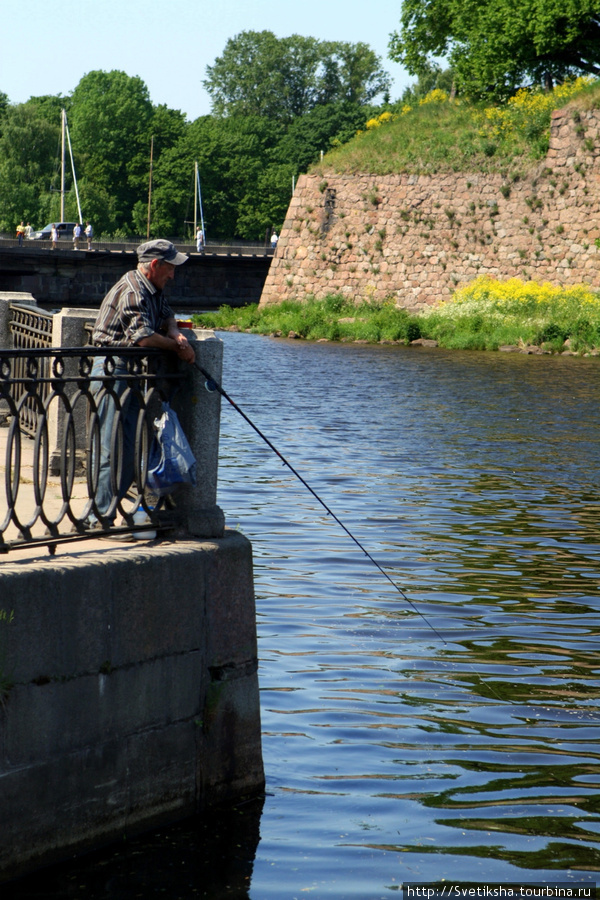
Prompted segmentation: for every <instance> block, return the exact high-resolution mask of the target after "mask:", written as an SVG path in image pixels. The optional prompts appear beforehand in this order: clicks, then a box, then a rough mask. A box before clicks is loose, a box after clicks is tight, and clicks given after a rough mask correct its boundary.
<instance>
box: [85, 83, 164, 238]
mask: <svg viewBox="0 0 600 900" xmlns="http://www.w3.org/2000/svg"><path fill="white" fill-rule="evenodd" d="M69 119H70V130H71V137H72V140H73V143H74V144H75V145H76V146H77V148H78V159H79V166H78V175H79V174H81V190H80V194H81V199H82V207H83V208H84V209H85V215H86V217H87V218H90V219H93V221H94V223H95V228H96V230H97V231H104V230H106V231H108V230H113V229H115V228H125V229H127V230H130V231H131V230H132V229H133V222H132V213H133V209H134V206H135V203H136V201H137V200H138V199H139V197H140V194H142V196H143V194H144V193H146V194H147V191H148V173H149V159H150V137H151V125H152V120H153V108H152V103H151V102H150V97H149V94H148V88H147V87H146V85H145V84H144V82H143V81H142V80H141V78H132V77H130V76H129V75H127V74H126V73H125V72H119V71H113V72H101V71H93V72H88V74H87V75H84V77H83V78H82V79H81V81H80V82H79V84H78V85H77V87H76V88H75V90H74V91H73V96H72V100H71V114H70V116H69Z"/></svg>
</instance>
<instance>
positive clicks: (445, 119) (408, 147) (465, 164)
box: [313, 78, 600, 209]
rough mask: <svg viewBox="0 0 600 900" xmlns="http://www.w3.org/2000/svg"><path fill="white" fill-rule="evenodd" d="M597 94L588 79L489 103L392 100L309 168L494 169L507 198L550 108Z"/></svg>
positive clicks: (590, 101)
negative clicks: (381, 122) (391, 106)
mask: <svg viewBox="0 0 600 900" xmlns="http://www.w3.org/2000/svg"><path fill="white" fill-rule="evenodd" d="M599 99H600V82H598V81H593V82H591V80H590V79H586V78H581V79H577V80H576V81H569V82H565V83H564V84H563V85H560V86H559V87H557V88H555V89H554V90H553V91H550V92H547V93H546V92H542V91H540V90H538V89H534V90H529V91H527V90H524V89H521V90H519V91H517V93H516V94H515V95H514V97H511V98H509V100H508V101H507V102H506V103H502V104H497V105H493V106H492V105H483V104H481V103H471V102H469V101H465V100H458V101H453V100H451V99H450V98H449V96H448V94H446V93H445V92H443V91H441V90H438V89H436V90H434V91H432V92H431V93H430V94H428V95H426V96H425V97H423V98H421V99H420V100H419V101H418V104H417V105H416V106H414V107H411V106H410V105H407V104H405V105H404V106H402V107H400V106H397V107H396V109H397V110H398V112H397V113H396V115H392V116H391V117H389V119H388V121H387V124H385V126H383V127H378V128H371V127H370V125H371V122H367V126H368V127H367V130H366V131H362V132H359V133H358V134H357V135H356V137H355V138H353V139H352V140H351V141H349V142H348V143H347V144H345V145H344V146H342V147H337V148H334V149H333V150H332V151H331V152H330V153H329V154H328V155H327V156H326V157H325V159H324V160H323V163H322V165H320V164H317V165H315V166H314V167H313V171H315V172H317V173H319V174H326V173H327V172H328V171H331V169H333V170H334V171H336V172H352V173H355V172H365V171H368V172H371V173H373V174H376V175H379V174H389V173H398V172H410V173H419V174H421V173H422V174H435V173H439V172H448V171H451V172H460V171H462V172H466V171H476V170H478V171H482V172H499V173H502V174H503V175H504V176H505V178H506V179H507V183H506V184H505V185H503V186H502V188H501V192H502V193H503V195H504V196H506V195H507V194H509V193H510V183H509V182H510V181H511V180H512V179H513V178H515V177H518V172H519V167H520V165H522V166H523V168H527V167H528V166H529V165H531V164H532V162H533V161H534V160H538V159H539V158H540V156H542V155H543V154H545V153H546V151H547V149H548V138H549V130H550V119H551V114H552V110H553V109H557V108H559V107H562V106H564V105H565V104H566V103H568V102H570V103H572V104H573V105H574V106H575V105H581V106H582V107H583V108H585V107H587V106H596V105H597V104H598V101H599ZM379 118H380V119H381V118H383V117H381V116H380V117H379ZM527 202H528V203H529V204H530V206H531V208H532V209H534V208H535V209H539V208H540V207H541V205H542V201H541V200H540V199H539V198H537V197H530V198H528V200H527Z"/></svg>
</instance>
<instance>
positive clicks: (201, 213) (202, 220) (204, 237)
mask: <svg viewBox="0 0 600 900" xmlns="http://www.w3.org/2000/svg"><path fill="white" fill-rule="evenodd" d="M196 188H197V191H198V202H199V205H200V227H201V228H202V236H203V239H204V246H206V229H205V228H204V212H203V210H202V187H201V185H200V172H199V171H198V163H196ZM195 218H196V210H195V209H194V219H195Z"/></svg>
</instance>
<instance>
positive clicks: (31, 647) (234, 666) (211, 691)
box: [0, 338, 264, 881]
mask: <svg viewBox="0 0 600 900" xmlns="http://www.w3.org/2000/svg"><path fill="white" fill-rule="evenodd" d="M222 346H223V345H222V343H221V342H220V341H218V340H215V339H214V338H211V339H209V340H206V341H198V342H197V344H196V355H197V359H198V360H199V361H200V362H201V365H203V366H204V367H205V368H207V369H208V370H209V371H210V372H211V374H212V375H214V377H215V378H217V379H218V380H220V375H221V357H222ZM195 372H197V370H192V369H191V367H190V379H189V383H188V384H187V385H186V386H185V387H184V388H183V389H182V390H181V391H180V396H179V398H178V400H179V403H180V409H179V412H180V418H181V419H182V422H183V423H184V427H185V428H186V431H187V433H188V437H189V438H190V441H191V444H192V449H193V450H194V452H195V455H196V458H197V460H198V470H199V472H198V474H199V478H198V484H197V485H196V487H194V488H190V491H189V493H188V495H187V496H186V497H185V500H184V502H182V503H180V504H179V530H178V539H177V540H174V539H163V540H154V541H153V540H141V541H137V542H136V543H133V544H122V543H119V542H117V541H115V540H102V541H101V540H95V541H85V542H83V541H81V542H76V543H70V544H59V545H58V548H57V551H56V554H55V555H54V556H52V555H47V556H46V555H44V556H42V555H40V550H39V548H38V549H36V550H35V551H33V550H32V549H31V548H30V549H27V548H24V549H19V550H15V551H14V552H11V553H10V554H7V555H6V556H4V557H0V821H1V825H2V840H1V841H0V881H2V880H7V879H9V878H12V877H15V876H17V875H19V874H22V873H25V872H27V871H30V870H32V869H34V868H37V867H39V866H42V865H45V864H48V863H51V862H53V861H56V860H59V859H62V858H65V857H67V856H70V855H72V854H73V853H77V852H80V851H82V850H86V849H89V848H91V847H94V846H97V845H98V844H100V843H105V842H107V841H110V840H113V839H116V838H122V837H123V836H124V835H127V834H129V833H132V832H134V831H138V830H141V829H144V828H149V827H151V826H152V825H154V824H159V823H164V822H167V821H174V820H177V819H180V818H183V817H184V816H187V815H190V814H193V813H194V812H197V811H200V810H203V809H205V808H207V807H210V806H211V805H214V804H217V803H221V802H224V801H230V800H234V799H238V798H240V797H241V796H245V795H252V794H257V793H259V792H260V791H261V790H262V789H263V786H264V773H263V764H262V755H261V739H260V707H259V694H258V677H257V643H256V621H255V604H254V592H253V575H252V548H251V545H250V543H249V542H248V540H247V539H246V538H244V537H243V536H242V535H240V534H239V533H237V532H233V531H229V530H227V529H226V528H225V527H224V515H223V512H222V511H221V510H220V509H219V507H218V506H217V504H216V489H217V459H218V436H219V411H220V398H219V395H218V394H215V393H212V394H211V393H208V392H207V391H205V390H204V386H203V380H202V379H201V378H200V377H196V374H194V373H195ZM0 431H4V429H0ZM27 443H28V442H27V440H25V441H24V444H27ZM29 443H31V442H29ZM24 452H26V448H24ZM27 452H31V450H30V449H29V450H27ZM3 465H4V457H3V456H2V458H0V466H3Z"/></svg>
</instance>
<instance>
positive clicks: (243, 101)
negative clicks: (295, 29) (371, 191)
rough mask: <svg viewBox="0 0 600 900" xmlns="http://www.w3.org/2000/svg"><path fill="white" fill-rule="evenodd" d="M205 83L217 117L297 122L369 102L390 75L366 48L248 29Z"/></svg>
mask: <svg viewBox="0 0 600 900" xmlns="http://www.w3.org/2000/svg"><path fill="white" fill-rule="evenodd" d="M206 72H207V78H206V79H205V81H204V86H205V87H206V89H207V91H208V93H209V94H210V96H211V99H212V102H213V111H214V113H216V114H217V115H220V116H226V115H254V116H269V117H271V118H274V119H278V120H280V121H284V122H291V121H292V120H293V119H294V118H296V117H297V116H301V115H304V114H305V113H307V112H309V111H310V110H311V109H314V107H315V106H317V105H319V104H327V103H333V102H340V101H343V100H346V101H350V102H353V103H368V102H370V101H371V100H372V99H373V98H374V97H376V96H377V95H378V94H380V93H384V92H386V91H388V90H389V86H390V77H389V75H388V74H387V73H386V72H384V70H383V69H382V67H381V61H380V59H379V57H378V56H377V55H376V54H375V53H374V51H373V50H371V48H370V47H368V46H367V45H366V44H362V43H358V44H350V43H346V42H343V41H318V40H316V38H312V37H302V36H301V35H298V34H294V35H292V36H291V37H286V38H277V37H276V36H275V35H274V34H273V33H272V32H271V31H242V32H241V33H240V34H238V35H237V36H236V37H234V38H230V39H229V40H228V41H227V44H226V45H225V50H224V51H223V54H222V55H221V56H219V57H217V59H216V60H215V62H214V65H212V66H207V69H206Z"/></svg>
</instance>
